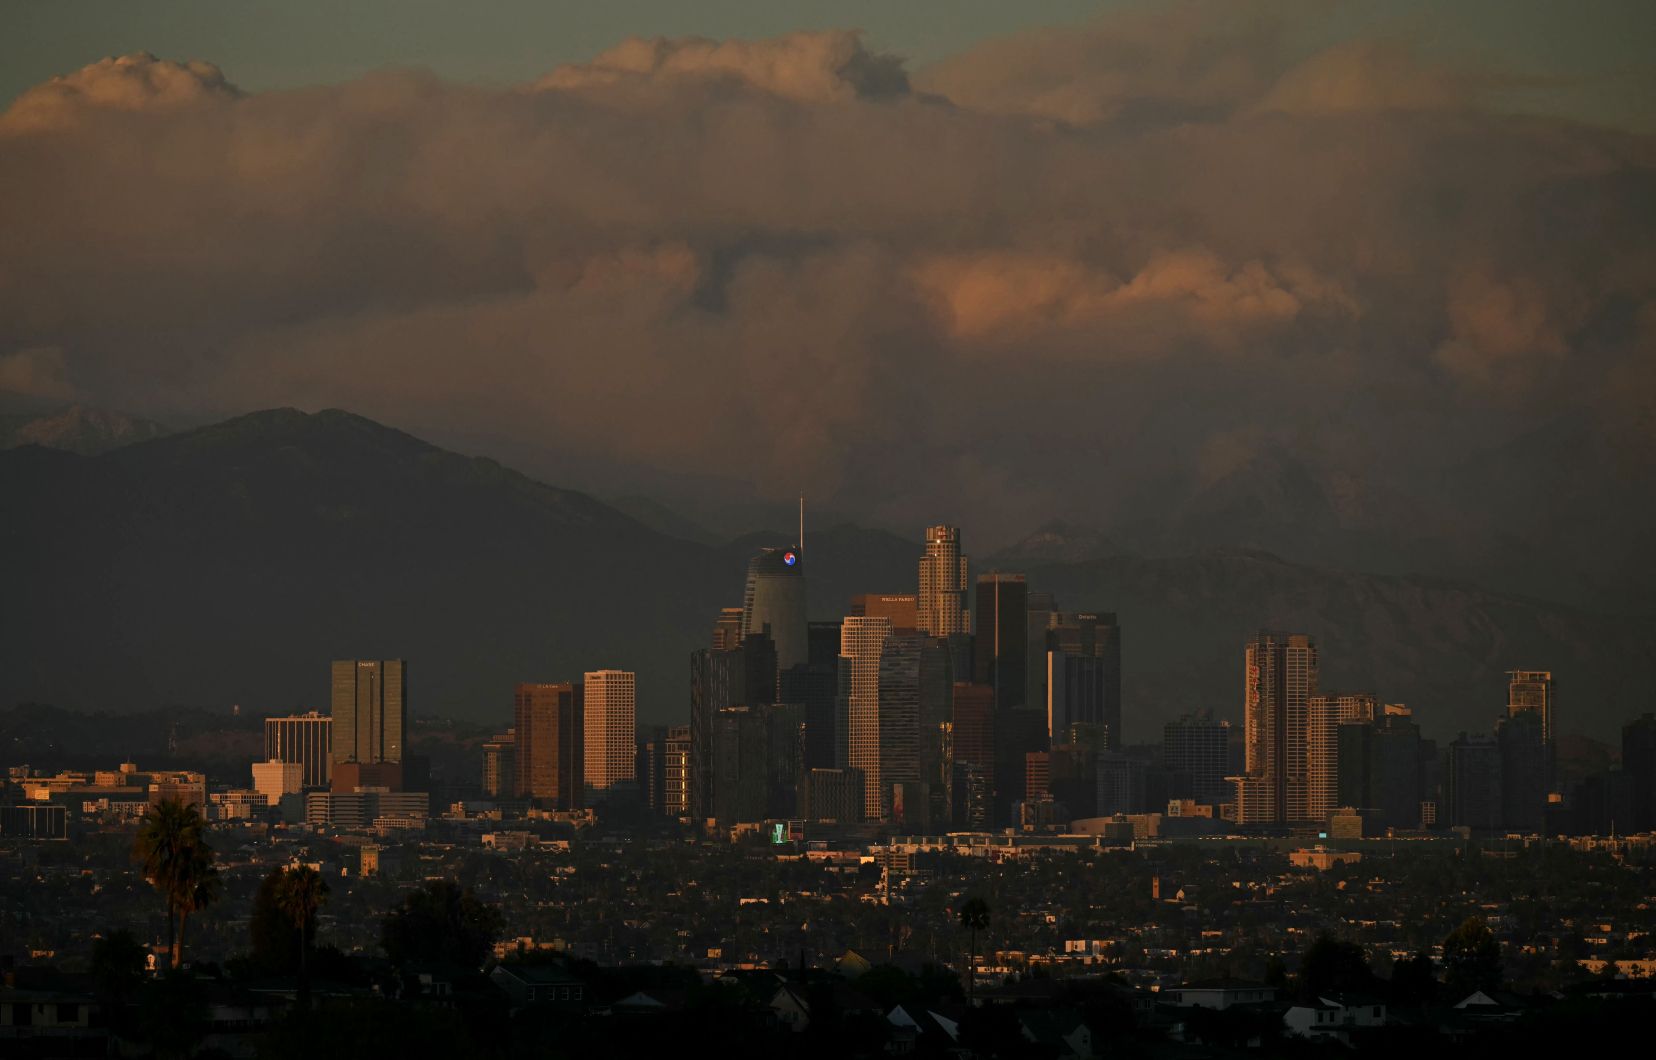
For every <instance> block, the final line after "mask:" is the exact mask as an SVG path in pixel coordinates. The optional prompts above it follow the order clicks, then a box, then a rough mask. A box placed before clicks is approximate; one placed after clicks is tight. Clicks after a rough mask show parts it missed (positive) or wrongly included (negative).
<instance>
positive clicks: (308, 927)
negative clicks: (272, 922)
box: [273, 865, 328, 1010]
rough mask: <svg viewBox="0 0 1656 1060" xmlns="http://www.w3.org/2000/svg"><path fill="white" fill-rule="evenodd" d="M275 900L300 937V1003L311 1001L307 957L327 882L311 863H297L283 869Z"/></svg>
mask: <svg viewBox="0 0 1656 1060" xmlns="http://www.w3.org/2000/svg"><path fill="white" fill-rule="evenodd" d="M273 897H274V900H275V903H276V908H277V910H278V911H280V913H281V914H282V916H283V917H284V918H286V920H287V922H288V925H289V926H290V927H292V928H293V932H294V934H296V935H297V936H298V937H299V940H298V941H299V1007H300V1008H301V1009H302V1010H303V1009H306V1008H308V1007H309V1002H310V964H309V962H308V961H307V960H306V959H305V954H306V952H307V951H308V950H309V949H310V948H311V946H312V944H313V943H314V941H315V937H316V912H317V910H319V909H321V908H322V903H323V902H324V901H326V900H327V897H328V882H327V881H326V880H324V879H323V878H322V874H321V873H319V872H317V871H316V870H315V869H313V868H311V867H310V866H309V865H294V866H292V867H290V868H287V869H285V870H283V872H282V875H281V878H280V879H278V880H277V882H276V887H275V894H274V896H273Z"/></svg>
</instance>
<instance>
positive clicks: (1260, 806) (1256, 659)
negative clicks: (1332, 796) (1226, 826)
mask: <svg viewBox="0 0 1656 1060" xmlns="http://www.w3.org/2000/svg"><path fill="white" fill-rule="evenodd" d="M1243 656H1244V661H1243V678H1242V707H1243V711H1242V715H1243V722H1244V724H1245V726H1246V731H1245V748H1246V754H1245V762H1244V767H1243V774H1242V775H1241V776H1239V777H1237V778H1236V802H1237V810H1236V819H1237V823H1239V824H1274V823H1279V822H1284V821H1290V820H1304V819H1307V818H1306V817H1305V814H1306V813H1307V812H1308V811H1309V808H1310V807H1309V803H1308V798H1307V797H1308V793H1309V789H1308V784H1307V776H1306V764H1307V756H1306V749H1307V744H1308V742H1309V737H1310V732H1309V728H1308V720H1309V718H1308V712H1307V704H1308V701H1309V700H1310V698H1311V697H1312V696H1314V695H1316V693H1317V646H1316V645H1315V644H1314V643H1312V640H1311V638H1310V637H1308V636H1305V635H1303V634H1297V633H1295V634H1288V633H1269V632H1261V633H1259V634H1258V635H1257V636H1255V637H1254V639H1253V640H1251V641H1249V642H1248V644H1247V646H1246V647H1245V649H1244V652H1243Z"/></svg>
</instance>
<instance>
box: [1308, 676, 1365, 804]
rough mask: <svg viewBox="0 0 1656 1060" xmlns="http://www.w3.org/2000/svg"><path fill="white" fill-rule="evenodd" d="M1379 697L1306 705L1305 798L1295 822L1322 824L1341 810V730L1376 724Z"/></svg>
mask: <svg viewBox="0 0 1656 1060" xmlns="http://www.w3.org/2000/svg"><path fill="white" fill-rule="evenodd" d="M1375 702H1376V701H1375V697H1374V696H1371V695H1368V694H1366V693H1360V694H1350V693H1346V694H1340V695H1336V694H1328V695H1316V696H1308V697H1306V701H1305V747H1304V755H1305V765H1304V773H1305V796H1304V799H1305V801H1304V804H1303V805H1302V806H1300V807H1299V808H1298V809H1297V810H1296V811H1295V812H1294V813H1293V814H1292V816H1291V818H1290V819H1292V820H1300V821H1322V822H1326V821H1327V820H1328V815H1329V814H1331V813H1333V812H1334V811H1335V810H1336V809H1338V808H1339V807H1340V806H1342V805H1344V806H1352V805H1357V804H1353V803H1342V802H1341V801H1340V798H1339V796H1340V726H1342V725H1344V724H1346V723H1348V722H1373V721H1374V716H1375Z"/></svg>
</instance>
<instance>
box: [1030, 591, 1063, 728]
mask: <svg viewBox="0 0 1656 1060" xmlns="http://www.w3.org/2000/svg"><path fill="white" fill-rule="evenodd" d="M1060 617H1061V616H1060V615H1059V613H1058V601H1057V600H1056V599H1054V597H1053V595H1052V594H1051V593H1043V592H1036V591H1033V590H1031V591H1030V592H1029V593H1028V594H1027V595H1026V597H1025V599H1024V630H1025V635H1024V659H1025V660H1026V661H1027V665H1026V666H1025V667H1024V691H1023V696H1022V697H1021V698H1022V700H1023V703H1024V705H1025V706H1028V707H1041V708H1042V709H1045V708H1046V705H1047V665H1046V653H1047V633H1048V632H1049V629H1050V627H1051V626H1052V624H1053V622H1054V621H1056V620H1057V619H1059V618H1060Z"/></svg>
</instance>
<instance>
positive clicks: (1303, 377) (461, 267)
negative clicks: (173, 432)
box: [0, 0, 1656, 580]
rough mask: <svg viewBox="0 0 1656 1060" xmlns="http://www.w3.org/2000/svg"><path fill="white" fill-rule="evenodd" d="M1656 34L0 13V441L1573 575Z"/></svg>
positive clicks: (1482, 10)
mask: <svg viewBox="0 0 1656 1060" xmlns="http://www.w3.org/2000/svg"><path fill="white" fill-rule="evenodd" d="M856 29H860V30H861V33H857V32H854V30H856ZM1653 41H1656V5H1651V4H1648V3H1619V2H1618V3H1611V2H1598V3H1592V2H1589V3H1581V4H1569V5H1565V4H1557V3H1553V4H1542V3H1534V2H1524V0H1504V2H1493V0H1462V2H1458V3H1455V4H1451V5H1444V4H1428V3H1416V2H1413V0H1407V2H1393V3H1363V4H1357V3H1335V2H1317V0H1282V2H1269V3H1260V4H1247V5H1238V4H1230V3H1223V2H1191V3H1166V4H1141V3H1102V4H1100V3H1091V4H1089V3H1079V2H1069V0H1051V2H1045V3H1042V2H1031V3H1023V4H1006V3H988V2H972V0H950V2H947V3H944V2H938V3H920V2H909V3H901V4H892V3H838V4H822V3H805V2H800V0H792V2H788V0H772V2H768V3H733V2H723V3H713V2H710V3H698V4H681V3H668V2H656V3H645V2H631V3H627V2H613V3H605V4H590V3H583V4H573V3H528V2H523V3H494V4H487V3H484V4H439V3H434V2H429V0H396V2H391V0H373V2H359V3H353V4H350V5H337V4H330V3H320V2H316V3H307V2H291V0H290V2H287V3H281V4H260V3H254V4H236V5H229V4H222V3H208V2H203V3H153V4H132V3H124V2H110V3H99V2H88V3H77V4H59V3H33V2H17V3H11V4H6V5H3V6H0V78H3V81H4V83H3V84H0V98H4V99H7V100H9V101H10V103H9V106H8V107H7V109H6V110H5V112H4V113H3V114H0V232H5V233H7V238H6V239H4V240H0V400H4V401H11V402H14V403H15V402H19V401H23V402H36V403H49V402H59V403H61V402H67V401H82V402H87V403H91V404H96V405H99V406H105V407H112V408H117V409H121V410H124V411H128V412H132V413H136V414H140V415H145V416H151V417H154V418H158V419H162V420H164V421H166V422H172V423H187V422H201V421H203V420H204V419H208V418H213V417H220V416H227V415H232V414H235V413H239V412H245V411H249V410H251V409H255V408H261V407H269V406H274V405H295V406H298V407H302V408H312V409H314V408H321V407H329V406H340V407H345V408H350V409H352V410H354V411H357V412H361V413H363V414H365V415H369V416H372V417H374V418H376V419H380V420H382V421H384V422H388V423H391V424H394V425H396V426H400V427H403V428H405V429H409V430H412V431H414V432H416V433H419V434H421V435H422V436H424V437H428V438H431V439H432V440H433V441H437V442H439V443H441V444H449V445H453V446H455V447H458V448H462V449H465V450H467V451H474V452H486V453H490V454H492V455H497V456H500V457H502V458H503V459H508V460H510V461H511V462H513V463H515V464H517V465H519V466H522V467H524V468H525V470H528V471H530V472H532V473H535V474H537V475H539V476H541V477H544V478H547V479H549V480H550V481H554V482H556V483H558V484H561V485H567V486H573V487H576V488H583V489H591V490H593V491H595V492H599V493H601V494H604V495H617V494H622V493H631V492H637V493H647V494H650V495H652V496H655V497H658V498H660V499H662V500H664V501H666V502H668V503H670V504H674V505H679V506H681V507H685V506H688V507H690V508H691V514H692V515H693V516H698V517H700V516H704V515H705V514H706V509H707V506H708V503H709V501H710V499H711V501H712V502H716V503H715V505H714V506H716V504H723V503H734V502H736V501H739V500H747V501H751V500H754V499H763V498H778V497H780V498H792V497H794V496H796V495H797V494H798V493H799V492H800V491H804V492H807V493H808V494H810V495H811V496H812V497H813V498H821V499H822V503H823V504H825V505H826V506H828V507H830V508H833V509H835V510H838V511H843V512H853V513H857V514H859V516H860V517H861V518H863V519H865V520H866V521H868V522H872V523H876V524H880V525H887V526H893V527H910V528H912V527H915V526H920V525H924V524H925V523H929V522H935V521H954V522H961V523H965V524H968V525H973V526H975V527H977V528H978V533H979V535H980V537H979V540H982V541H986V542H989V543H1007V542H1010V541H1014V540H1016V539H1018V538H1019V537H1020V536H1021V535H1023V534H1026V533H1028V532H1029V531H1031V530H1032V529H1034V528H1036V527H1038V526H1041V525H1043V524H1046V523H1048V522H1050V521H1052V520H1055V519H1062V520H1069V521H1073V522H1076V523H1080V524H1085V525H1087V526H1092V527H1096V528H1101V529H1102V532H1104V533H1106V534H1110V535H1116V536H1118V537H1119V538H1120V539H1122V540H1125V541H1128V542H1129V543H1140V544H1142V543H1145V542H1154V541H1158V540H1168V539H1169V536H1170V535H1173V536H1175V537H1176V536H1177V535H1179V534H1183V535H1185V538H1187V539H1189V540H1192V541H1197V542H1198V543H1208V542H1209V539H1210V538H1214V539H1224V538H1226V537H1227V535H1228V537H1229V538H1230V539H1232V540H1235V541H1237V542H1239V543H1246V544H1261V545H1269V546H1272V547H1279V548H1283V549H1285V550H1289V551H1292V550H1295V549H1299V550H1301V551H1302V552H1303V551H1308V552H1309V553H1312V554H1313V555H1312V558H1317V559H1324V560H1328V561H1331V562H1333V561H1338V562H1351V563H1366V564H1369V565H1371V566H1373V565H1379V566H1385V565H1387V564H1388V563H1389V564H1393V565H1406V564H1415V563H1419V562H1421V560H1420V557H1421V555H1423V554H1424V553H1425V552H1427V551H1432V550H1436V551H1437V552H1438V553H1441V554H1443V555H1454V556H1458V557H1463V558H1464V557H1466V556H1471V555H1473V554H1474V553H1477V554H1479V555H1482V554H1484V553H1489V552H1491V551H1499V552H1500V553H1501V554H1502V555H1503V556H1511V557H1516V558H1514V560H1513V562H1514V563H1518V564H1520V565H1521V564H1522V563H1524V562H1537V561H1540V560H1545V561H1546V562H1547V563H1549V564H1553V565H1557V563H1561V562H1562V561H1563V559H1564V558H1566V557H1567V558H1570V562H1571V563H1575V562H1576V560H1578V559H1580V558H1581V557H1583V556H1586V557H1587V558H1588V560H1591V562H1589V563H1587V565H1588V566H1592V565H1594V564H1595V563H1596V564H1597V565H1598V568H1599V569H1598V570H1597V571H1596V572H1589V574H1588V575H1584V577H1595V578H1599V579H1601V580H1604V579H1605V578H1606V571H1607V570H1613V569H1614V567H1615V565H1616V564H1621V563H1625V562H1627V561H1628V559H1629V558H1630V557H1637V556H1639V555H1641V554H1645V553H1642V552H1641V550H1645V549H1648V547H1649V546H1650V545H1651V544H1652V543H1653V540H1656V538H1653V536H1652V534H1651V530H1652V528H1653V527H1656V516H1652V515H1651V512H1650V506H1651V502H1650V500H1649V498H1650V496H1651V493H1652V491H1651V490H1650V489H1649V488H1648V487H1649V486H1650V485H1651V482H1652V476H1651V470H1652V466H1653V463H1656V457H1653V455H1652V454H1653V450H1656V444H1653V438H1652V431H1653V430H1656V426H1653V424H1656V385H1653V383H1656V367H1653V343H1656V253H1653V251H1652V246H1653V241H1652V238H1651V237H1652V235H1656V139H1653V130H1656V123H1653V119H1652V113H1653V112H1652V104H1651V101H1652V100H1653V99H1656V91H1653V86H1656V78H1653V67H1652V60H1651V59H1650V55H1651V54H1652V49H1651V48H1650V47H1649V45H1650V44H1651V43H1652V42H1653ZM122 56H124V57H125V58H112V57H122ZM1529 495H1535V496H1543V497H1546V498H1547V502H1546V503H1545V504H1542V505H1538V504H1536V503H1535V501H1534V499H1533V496H1529ZM697 504H701V505H702V507H701V508H695V507H694V506H695V505H697ZM1204 535H1206V536H1204ZM1480 538H1481V540H1482V544H1476V543H1475V542H1477V541H1478V540H1479V539H1480ZM1497 538H1498V539H1499V544H1500V548H1499V549H1493V550H1492V549H1490V548H1487V547H1484V545H1486V544H1487V543H1488V542H1489V541H1490V540H1493V539H1497ZM1377 541H1380V542H1393V543H1394V544H1395V543H1396V542H1406V543H1407V544H1408V547H1407V548H1403V549H1401V550H1400V549H1398V548H1391V551H1390V552H1387V551H1386V548H1383V547H1381V546H1379V545H1376V544H1375V542H1377ZM1319 542H1320V543H1322V544H1324V545H1326V543H1327V542H1339V543H1340V544H1339V547H1338V548H1332V547H1328V548H1323V549H1322V551H1321V552H1318V551H1317V550H1318V547H1319ZM1387 547H1390V546H1387ZM1526 557H1527V558H1526ZM1457 562H1458V560H1457ZM1438 569H1442V570H1445V571H1447V572H1450V573H1454V572H1456V571H1457V570H1459V568H1457V567H1455V565H1454V564H1453V563H1445V564H1440V565H1439V566H1438ZM1468 569H1470V568H1468ZM1572 577H1573V575H1572Z"/></svg>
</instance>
